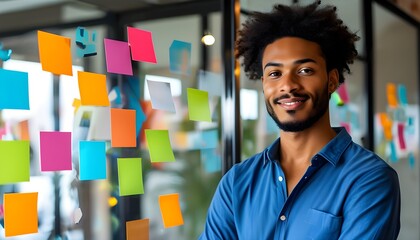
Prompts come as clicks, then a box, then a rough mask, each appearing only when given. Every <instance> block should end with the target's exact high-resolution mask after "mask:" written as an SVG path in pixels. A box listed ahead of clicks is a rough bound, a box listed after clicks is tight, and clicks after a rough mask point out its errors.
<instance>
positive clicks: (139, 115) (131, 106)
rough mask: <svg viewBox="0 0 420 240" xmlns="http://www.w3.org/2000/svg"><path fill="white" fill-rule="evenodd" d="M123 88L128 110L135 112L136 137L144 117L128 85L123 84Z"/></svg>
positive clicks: (144, 119)
mask: <svg viewBox="0 0 420 240" xmlns="http://www.w3.org/2000/svg"><path fill="white" fill-rule="evenodd" d="M123 88H124V93H125V94H126V98H127V101H128V108H129V109H134V110H136V135H137V136H138V134H139V133H140V130H141V127H142V126H143V122H144V121H146V115H145V114H144V112H143V109H142V108H141V105H140V102H139V99H138V98H137V96H136V94H135V92H134V91H133V90H132V89H131V87H130V86H129V85H128V84H124V86H123Z"/></svg>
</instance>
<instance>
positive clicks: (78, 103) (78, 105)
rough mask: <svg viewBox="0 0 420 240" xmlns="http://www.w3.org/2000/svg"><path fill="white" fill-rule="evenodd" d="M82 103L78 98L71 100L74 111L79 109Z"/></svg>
mask: <svg viewBox="0 0 420 240" xmlns="http://www.w3.org/2000/svg"><path fill="white" fill-rule="evenodd" d="M81 105H82V102H81V101H80V99H77V98H75V99H74V100H73V104H72V106H73V107H74V113H76V112H77V110H79V107H80V106H81Z"/></svg>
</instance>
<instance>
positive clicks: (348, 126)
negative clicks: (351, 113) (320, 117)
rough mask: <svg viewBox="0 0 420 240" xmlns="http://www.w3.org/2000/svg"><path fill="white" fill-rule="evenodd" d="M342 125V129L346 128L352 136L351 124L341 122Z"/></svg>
mask: <svg viewBox="0 0 420 240" xmlns="http://www.w3.org/2000/svg"><path fill="white" fill-rule="evenodd" d="M340 125H341V126H342V127H344V128H345V129H346V131H347V132H348V133H349V134H351V127H350V123H347V122H341V123H340Z"/></svg>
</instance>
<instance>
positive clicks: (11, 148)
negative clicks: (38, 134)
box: [0, 141, 30, 185]
mask: <svg viewBox="0 0 420 240" xmlns="http://www.w3.org/2000/svg"><path fill="white" fill-rule="evenodd" d="M29 160H30V158H29V141H0V185H1V184H10V183H16V182H29V176H30V165H29V164H30V161H29Z"/></svg>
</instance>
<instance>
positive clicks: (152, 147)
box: [145, 129, 175, 162]
mask: <svg viewBox="0 0 420 240" xmlns="http://www.w3.org/2000/svg"><path fill="white" fill-rule="evenodd" d="M145 132H146V141H147V146H149V153H150V161H151V162H174V161H175V156H174V153H173V151H172V147H171V142H170V140H169V133H168V130H152V129H146V131H145Z"/></svg>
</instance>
